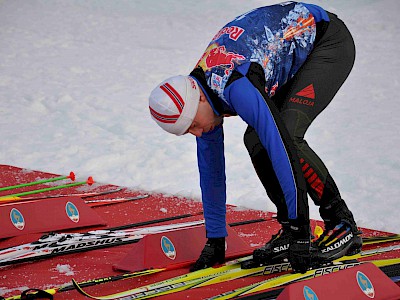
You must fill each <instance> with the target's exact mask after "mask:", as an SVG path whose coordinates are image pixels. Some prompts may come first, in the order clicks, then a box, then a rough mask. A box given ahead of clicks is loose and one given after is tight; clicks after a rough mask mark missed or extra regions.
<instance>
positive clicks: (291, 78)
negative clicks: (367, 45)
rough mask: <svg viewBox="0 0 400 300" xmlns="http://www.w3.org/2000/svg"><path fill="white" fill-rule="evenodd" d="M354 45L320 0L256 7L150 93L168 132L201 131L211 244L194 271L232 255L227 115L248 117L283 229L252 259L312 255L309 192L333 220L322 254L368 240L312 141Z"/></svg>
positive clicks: (294, 259) (254, 156)
mask: <svg viewBox="0 0 400 300" xmlns="http://www.w3.org/2000/svg"><path fill="white" fill-rule="evenodd" d="M354 59H355V47H354V42H353V39H352V37H351V34H350V33H349V31H348V30H347V28H346V26H345V25H344V23H343V22H342V21H341V20H340V19H338V17H337V16H336V15H334V14H331V13H329V12H327V11H325V10H323V9H322V8H321V7H319V6H316V5H310V4H305V3H295V2H290V3H284V4H277V5H272V6H267V7H261V8H258V9H254V10H252V11H250V12H248V13H245V14H243V15H241V16H239V17H237V18H236V19H234V20H233V21H232V22H230V23H228V24H227V25H226V26H224V27H223V28H222V29H221V30H220V31H219V32H218V33H217V34H216V35H215V36H214V38H213V39H212V41H211V42H210V44H209V46H208V47H207V49H206V51H205V52H204V54H203V56H202V57H201V58H200V60H199V61H198V63H197V65H196V67H195V69H194V70H193V71H192V72H191V73H190V75H189V76H175V77H172V78H169V79H167V80H165V81H164V82H162V83H161V84H160V85H158V86H157V87H156V88H155V89H154V90H153V91H152V93H151V95H150V100H149V104H150V113H151V116H152V118H153V119H154V120H155V121H156V122H157V124H158V125H159V126H160V127H161V128H163V129H164V130H166V131H167V132H169V133H173V134H176V135H183V134H185V133H191V134H193V135H195V136H196V141H197V156H198V166H199V171H200V186H201V191H202V201H203V208H204V216H205V221H206V235H207V238H208V240H207V243H206V245H205V247H204V249H203V251H202V252H201V254H200V257H199V259H198V260H197V262H196V263H195V265H194V266H193V267H192V269H191V270H192V271H193V270H198V269H202V268H205V267H209V266H212V265H214V264H216V263H222V262H223V261H224V256H225V236H226V235H227V232H226V220H225V214H226V208H225V203H226V185H225V159H224V142H223V140H224V135H223V118H224V117H227V116H239V117H241V118H242V119H243V121H245V122H246V123H247V124H248V127H247V130H246V132H245V134H244V143H245V145H246V148H247V150H248V152H249V155H250V157H251V160H252V163H253V165H254V168H255V170H256V173H257V175H258V177H259V179H260V181H261V182H262V184H263V186H264V187H265V190H266V192H267V194H268V197H269V198H270V199H271V200H272V201H273V203H274V204H275V205H276V207H277V216H278V221H279V222H280V224H281V225H282V228H281V229H280V230H279V232H278V233H277V234H276V235H274V236H273V237H272V239H271V240H270V241H268V242H267V243H266V244H265V246H263V247H261V248H260V249H256V250H255V251H254V253H253V259H254V262H256V263H259V264H265V263H270V262H271V261H274V260H278V259H279V260H280V259H283V258H288V259H289V261H290V263H291V265H292V268H293V270H294V271H296V272H305V271H306V270H307V269H308V268H309V266H310V264H311V256H312V255H311V248H314V247H311V241H310V239H311V237H310V236H311V234H310V220H309V208H308V200H307V194H308V195H310V197H311V198H312V200H313V201H314V203H315V204H316V205H318V206H319V207H320V208H319V210H320V214H321V217H322V219H323V220H324V224H325V228H324V232H323V234H322V236H321V237H320V238H319V239H318V240H317V241H316V242H314V246H315V247H316V248H317V249H318V251H317V254H316V256H317V258H318V259H321V260H332V259H335V258H338V257H341V256H343V255H345V254H350V253H357V252H359V251H360V249H361V245H362V242H361V237H360V232H359V231H358V229H357V226H356V223H355V221H354V218H353V215H352V213H351V212H350V210H349V209H348V207H347V206H346V203H345V202H344V201H343V199H342V198H341V196H340V193H339V190H338V188H337V186H336V184H335V181H334V180H333V178H332V177H331V175H330V174H329V172H328V170H327V168H326V166H325V165H324V163H323V162H322V160H321V159H320V158H319V157H318V156H317V154H316V153H315V152H314V151H313V150H312V149H311V148H310V146H309V145H308V144H307V142H306V141H305V140H304V135H305V133H306V131H307V129H308V127H309V126H310V124H311V123H312V121H313V120H314V119H315V118H316V117H317V116H318V114H319V113H321V112H322V111H323V110H324V109H325V108H326V107H327V105H328V104H329V103H330V102H331V100H332V99H333V97H334V95H335V94H336V93H337V91H338V90H339V88H340V87H341V85H342V84H343V82H344V81H345V80H346V78H347V76H348V75H349V73H350V71H351V69H352V66H353V63H354Z"/></svg>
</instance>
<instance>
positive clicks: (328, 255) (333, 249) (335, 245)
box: [314, 221, 362, 262]
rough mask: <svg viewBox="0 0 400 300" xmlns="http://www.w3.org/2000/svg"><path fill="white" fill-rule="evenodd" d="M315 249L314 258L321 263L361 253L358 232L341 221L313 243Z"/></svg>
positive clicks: (360, 240)
mask: <svg viewBox="0 0 400 300" xmlns="http://www.w3.org/2000/svg"><path fill="white" fill-rule="evenodd" d="M314 247H315V248H317V253H316V258H317V259H318V260H321V261H323V262H324V261H332V260H335V259H338V258H340V257H342V256H345V255H354V254H356V253H359V252H360V251H361V247H362V239H361V237H360V232H358V231H355V230H354V229H353V226H351V225H350V224H349V223H348V222H346V221H342V222H341V223H340V224H338V225H336V227H335V228H333V229H332V230H326V231H324V233H323V234H322V235H321V236H320V238H319V239H318V240H316V241H315V242H314Z"/></svg>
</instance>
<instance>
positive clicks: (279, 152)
mask: <svg viewBox="0 0 400 300" xmlns="http://www.w3.org/2000/svg"><path fill="white" fill-rule="evenodd" d="M320 21H326V22H329V17H328V14H327V13H326V11H324V10H323V9H322V8H320V7H319V6H316V5H310V4H305V3H295V2H286V3H282V4H277V5H272V6H266V7H261V8H257V9H254V10H252V11H250V12H247V13H245V14H243V15H241V16H239V17H237V18H235V19H234V20H233V21H232V22H230V23H228V24H227V25H225V26H224V27H223V28H222V29H221V30H220V31H219V32H218V33H217V34H216V35H215V36H214V37H213V39H212V41H211V42H210V44H209V45H208V47H207V49H206V51H205V52H204V54H203V56H202V57H201V58H200V60H199V62H198V63H197V66H196V68H195V69H194V70H193V72H192V73H191V74H190V75H191V76H192V77H193V78H194V79H195V80H196V81H197V82H198V84H199V86H200V87H201V88H202V90H203V92H204V93H205V95H206V96H207V98H208V101H209V103H210V104H211V107H212V108H213V110H214V112H215V113H216V114H217V115H223V114H228V115H238V116H240V117H241V118H242V119H243V120H244V121H245V122H246V123H247V124H248V125H250V126H251V127H253V128H254V129H255V130H256V132H257V134H258V136H259V138H260V140H261V143H262V144H263V146H264V148H265V149H266V150H267V152H268V155H269V157H270V159H271V162H272V165H273V168H274V171H275V173H276V175H277V178H278V181H279V183H280V185H281V188H282V190H283V193H284V196H285V202H286V204H287V207H288V214H289V219H292V220H296V219H298V218H299V214H298V211H299V210H298V203H299V199H298V197H300V196H299V195H298V192H297V187H296V182H295V180H294V176H295V175H294V174H293V170H292V167H291V163H290V157H289V156H290V155H289V154H288V153H287V150H286V148H285V146H284V141H283V140H282V137H281V135H280V134H279V130H278V128H277V126H276V122H275V121H276V120H275V119H276V118H274V116H273V114H272V113H271V111H270V109H269V106H268V105H267V104H266V102H265V98H268V97H272V96H273V95H274V93H275V92H276V91H277V90H278V89H279V88H280V87H281V86H282V85H284V84H285V83H286V82H287V81H288V80H289V79H290V78H292V77H293V76H294V74H296V72H297V71H298V70H299V68H300V67H301V65H302V64H303V63H304V62H305V60H306V59H307V56H308V55H309V53H310V52H311V51H312V49H313V45H314V43H315V37H316V31H317V28H316V23H317V22H320ZM223 139H224V138H223V127H222V124H221V125H220V126H217V127H216V128H215V129H214V130H212V131H211V132H208V133H203V135H202V136H201V137H200V138H197V139H196V141H197V157H198V167H199V172H200V187H201V191H202V201H203V209H204V216H205V220H206V230H207V237H211V238H212V237H222V236H226V235H227V233H226V228H225V226H226V223H225V222H226V220H225V213H226V209H225V204H226V184H225V158H224V142H223ZM307 218H308V214H307Z"/></svg>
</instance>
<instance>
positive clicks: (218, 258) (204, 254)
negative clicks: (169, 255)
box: [190, 237, 225, 272]
mask: <svg viewBox="0 0 400 300" xmlns="http://www.w3.org/2000/svg"><path fill="white" fill-rule="evenodd" d="M224 261H225V238H224V237H223V238H209V239H208V240H207V243H206V245H205V246H204V248H203V250H202V251H201V254H200V257H199V259H198V260H197V261H196V262H195V264H194V265H193V266H192V267H191V268H190V272H194V271H197V270H201V269H205V268H208V267H212V266H214V265H216V264H222V263H224Z"/></svg>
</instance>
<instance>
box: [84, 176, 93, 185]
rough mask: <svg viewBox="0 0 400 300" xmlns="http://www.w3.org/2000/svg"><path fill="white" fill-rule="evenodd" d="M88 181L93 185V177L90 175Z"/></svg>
mask: <svg viewBox="0 0 400 300" xmlns="http://www.w3.org/2000/svg"><path fill="white" fill-rule="evenodd" d="M86 183H87V184H88V185H92V184H93V183H94V180H93V177H92V176H90V177H89V178H88V179H87V181H86Z"/></svg>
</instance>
